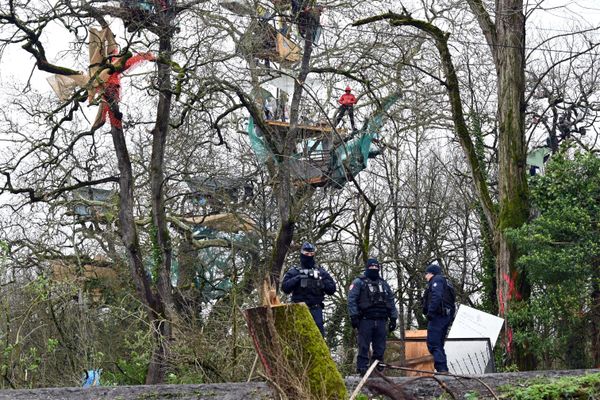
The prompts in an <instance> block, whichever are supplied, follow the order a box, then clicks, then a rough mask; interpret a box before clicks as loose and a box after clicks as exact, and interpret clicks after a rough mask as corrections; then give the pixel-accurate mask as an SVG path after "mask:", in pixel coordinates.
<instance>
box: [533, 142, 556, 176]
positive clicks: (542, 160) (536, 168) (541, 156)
mask: <svg viewBox="0 0 600 400" xmlns="http://www.w3.org/2000/svg"><path fill="white" fill-rule="evenodd" d="M550 153H551V150H550V148H549V147H547V146H543V147H538V148H537V149H533V150H532V151H530V152H529V153H527V167H528V168H529V175H531V176H534V175H538V174H540V175H544V170H545V168H544V165H545V164H546V161H548V158H550Z"/></svg>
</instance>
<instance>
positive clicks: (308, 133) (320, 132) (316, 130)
mask: <svg viewBox="0 0 600 400" xmlns="http://www.w3.org/2000/svg"><path fill="white" fill-rule="evenodd" d="M266 123H267V125H269V126H270V127H272V128H275V129H277V130H279V131H280V132H282V133H283V132H287V131H289V129H290V124H289V122H283V121H275V120H267V121H266ZM297 128H298V130H299V133H298V137H301V138H320V137H322V136H324V135H334V131H333V128H332V127H331V125H302V124H299V125H297ZM338 132H340V130H339V129H338Z"/></svg>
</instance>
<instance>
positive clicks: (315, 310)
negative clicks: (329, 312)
mask: <svg viewBox="0 0 600 400" xmlns="http://www.w3.org/2000/svg"><path fill="white" fill-rule="evenodd" d="M309 310H310V315H312V317H313V319H314V320H315V324H317V328H319V331H321V335H322V336H323V337H325V326H324V325H323V309H322V308H321V306H314V307H310V308H309Z"/></svg>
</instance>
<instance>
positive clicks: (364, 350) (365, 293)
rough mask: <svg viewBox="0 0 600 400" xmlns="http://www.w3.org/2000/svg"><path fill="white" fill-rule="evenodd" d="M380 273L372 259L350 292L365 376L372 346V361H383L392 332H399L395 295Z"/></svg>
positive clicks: (359, 359) (359, 363)
mask: <svg viewBox="0 0 600 400" xmlns="http://www.w3.org/2000/svg"><path fill="white" fill-rule="evenodd" d="M379 270H380V266H379V262H377V259H376V258H369V259H368V260H367V265H366V268H365V273H364V274H362V275H360V276H359V277H358V278H356V279H355V280H354V282H352V285H350V291H349V292H348V312H349V314H350V321H351V323H352V327H353V328H356V329H358V357H357V358H356V371H357V372H358V373H359V374H360V375H364V374H365V372H366V371H367V369H368V367H369V347H370V346H371V345H372V346H373V357H372V358H373V359H374V360H379V361H383V353H384V352H385V344H386V337H387V333H388V330H389V332H392V331H393V330H395V329H396V320H397V319H398V310H397V309H396V306H395V305H394V294H393V293H392V289H391V288H390V286H389V285H388V283H387V282H386V281H384V280H383V278H381V276H380V275H379ZM388 319H389V322H388ZM380 370H381V368H380Z"/></svg>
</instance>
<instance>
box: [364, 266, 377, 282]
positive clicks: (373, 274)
mask: <svg viewBox="0 0 600 400" xmlns="http://www.w3.org/2000/svg"><path fill="white" fill-rule="evenodd" d="M365 276H366V277H367V278H369V279H370V280H372V281H376V280H377V279H379V270H378V269H366V270H365Z"/></svg>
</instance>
